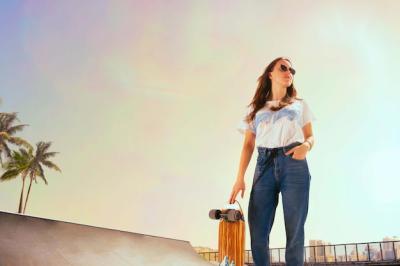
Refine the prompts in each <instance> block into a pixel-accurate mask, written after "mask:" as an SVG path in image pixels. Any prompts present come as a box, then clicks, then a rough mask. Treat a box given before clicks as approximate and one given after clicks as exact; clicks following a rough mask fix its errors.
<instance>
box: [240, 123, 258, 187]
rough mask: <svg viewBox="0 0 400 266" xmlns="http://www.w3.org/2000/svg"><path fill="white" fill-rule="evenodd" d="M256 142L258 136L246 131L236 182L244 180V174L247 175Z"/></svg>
mask: <svg viewBox="0 0 400 266" xmlns="http://www.w3.org/2000/svg"><path fill="white" fill-rule="evenodd" d="M255 140H256V135H254V133H253V132H251V131H250V130H246V134H245V137H244V142H243V147H242V152H241V154H240V163H239V170H238V174H237V176H236V180H242V181H243V180H244V174H245V173H246V169H247V166H248V165H249V162H250V159H251V156H252V155H253V151H254V146H255Z"/></svg>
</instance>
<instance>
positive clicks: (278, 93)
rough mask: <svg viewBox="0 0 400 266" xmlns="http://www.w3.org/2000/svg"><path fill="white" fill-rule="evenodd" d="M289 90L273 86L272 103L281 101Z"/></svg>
mask: <svg viewBox="0 0 400 266" xmlns="http://www.w3.org/2000/svg"><path fill="white" fill-rule="evenodd" d="M286 90H287V88H286V87H285V86H279V85H275V84H272V97H271V100H272V101H276V100H280V99H282V98H283V97H285V95H286Z"/></svg>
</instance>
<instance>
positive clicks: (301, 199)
mask: <svg viewBox="0 0 400 266" xmlns="http://www.w3.org/2000/svg"><path fill="white" fill-rule="evenodd" d="M300 144H301V143H300V142H295V143H292V144H290V145H288V146H285V147H279V148H263V147H258V148H257V149H258V157H257V165H256V169H255V173H254V178H253V185H252V189H251V193H250V201H249V209H248V222H249V228H250V238H251V250H252V254H253V260H254V263H255V265H256V266H265V265H270V263H271V262H270V254H269V234H270V232H271V228H272V225H273V223H274V218H275V210H276V207H277V205H278V199H279V192H281V193H282V204H283V213H284V219H285V229H286V254H285V261H286V265H287V266H299V265H303V261H304V224H305V221H306V218H307V212H308V199H309V191H310V181H311V175H310V172H309V169H308V165H307V160H306V159H304V160H297V159H293V158H292V155H293V154H290V155H285V154H284V153H285V152H287V151H289V150H290V149H291V148H293V147H295V146H297V145H300Z"/></svg>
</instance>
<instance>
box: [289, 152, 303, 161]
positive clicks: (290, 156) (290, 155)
mask: <svg viewBox="0 0 400 266" xmlns="http://www.w3.org/2000/svg"><path fill="white" fill-rule="evenodd" d="M292 156H293V153H292V154H289V155H288V157H289V158H290V159H292V160H293V161H295V162H304V161H305V160H306V158H304V159H301V160H299V159H295V158H293V157H292Z"/></svg>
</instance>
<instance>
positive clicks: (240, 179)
mask: <svg viewBox="0 0 400 266" xmlns="http://www.w3.org/2000/svg"><path fill="white" fill-rule="evenodd" d="M255 139H256V135H255V134H254V133H253V132H251V131H250V130H246V133H245V138H244V143H243V148H242V152H241V155H240V163H239V170H238V173H237V176H236V182H235V184H234V185H233V188H232V192H231V195H230V197H229V201H228V202H229V203H230V204H233V203H234V202H235V199H236V196H237V194H238V193H239V192H240V191H242V195H241V196H242V198H243V195H244V191H245V189H246V186H245V183H244V174H245V173H246V169H247V166H248V165H249V162H250V159H251V156H252V155H253V151H254V146H255Z"/></svg>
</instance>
